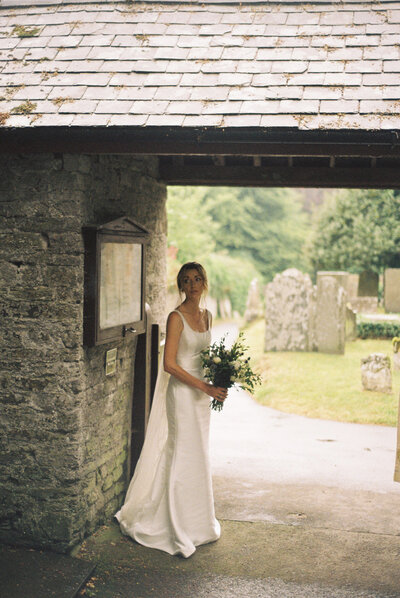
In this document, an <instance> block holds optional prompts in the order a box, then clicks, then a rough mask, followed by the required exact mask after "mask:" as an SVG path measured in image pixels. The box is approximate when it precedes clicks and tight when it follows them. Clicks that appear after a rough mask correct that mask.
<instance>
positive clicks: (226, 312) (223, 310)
mask: <svg viewBox="0 0 400 598" xmlns="http://www.w3.org/2000/svg"><path fill="white" fill-rule="evenodd" d="M218 309H219V315H220V316H221V318H222V319H223V320H230V319H231V318H232V304H231V302H230V299H229V298H228V297H225V298H224V299H220V300H219V301H218Z"/></svg>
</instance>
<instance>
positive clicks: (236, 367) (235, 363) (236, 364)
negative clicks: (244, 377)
mask: <svg viewBox="0 0 400 598" xmlns="http://www.w3.org/2000/svg"><path fill="white" fill-rule="evenodd" d="M232 365H233V367H234V368H235V370H238V369H240V366H241V365H242V364H241V363H240V361H238V360H236V361H234V362H233V364H232Z"/></svg>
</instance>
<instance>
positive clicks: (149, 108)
mask: <svg viewBox="0 0 400 598" xmlns="http://www.w3.org/2000/svg"><path fill="white" fill-rule="evenodd" d="M124 103H125V104H129V102H124ZM168 104H169V102H168V101H163V100H150V101H145V100H136V101H135V102H134V103H133V106H132V107H131V109H130V110H129V112H131V113H132V114H164V113H165V112H166V110H167V107H168ZM121 111H122V110H121ZM127 112H128V110H127Z"/></svg>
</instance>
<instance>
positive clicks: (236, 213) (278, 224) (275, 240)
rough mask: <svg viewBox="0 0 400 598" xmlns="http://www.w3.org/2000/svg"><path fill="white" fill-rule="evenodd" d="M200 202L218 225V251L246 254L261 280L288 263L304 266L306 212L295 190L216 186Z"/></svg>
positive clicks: (283, 268)
mask: <svg viewBox="0 0 400 598" xmlns="http://www.w3.org/2000/svg"><path fill="white" fill-rule="evenodd" d="M203 202H204V204H205V206H206V207H207V210H208V212H209V214H211V216H212V218H213V219H214V220H215V221H217V222H218V223H219V225H220V231H219V234H218V237H217V238H216V249H217V251H221V250H226V251H228V252H229V253H230V255H233V256H240V257H241V258H247V259H249V260H250V261H252V262H253V264H254V266H255V267H256V268H257V270H258V271H259V272H260V273H261V274H262V275H263V277H264V280H265V281H268V280H271V279H272V278H273V276H274V275H275V274H276V273H277V272H281V271H282V270H285V269H286V268H288V267H297V268H300V269H307V263H306V259H305V257H304V254H303V251H302V247H303V245H304V241H305V239H306V236H307V215H306V214H305V213H304V212H303V211H302V205H301V200H300V196H299V195H298V193H297V192H296V191H294V190H291V189H277V188H276V189H275V188H272V189H258V188H244V187H243V188H229V187H217V188H209V189H208V190H206V193H205V194H204V198H203Z"/></svg>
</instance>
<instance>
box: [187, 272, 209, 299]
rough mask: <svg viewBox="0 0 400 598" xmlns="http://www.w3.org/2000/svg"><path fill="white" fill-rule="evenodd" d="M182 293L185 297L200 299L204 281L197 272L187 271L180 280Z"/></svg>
mask: <svg viewBox="0 0 400 598" xmlns="http://www.w3.org/2000/svg"><path fill="white" fill-rule="evenodd" d="M182 291H183V292H184V293H185V295H186V297H193V298H194V297H201V294H202V292H203V291H204V281H203V278H202V277H201V276H200V274H199V273H198V272H197V270H195V269H193V270H187V272H185V275H184V277H183V279H182Z"/></svg>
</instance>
